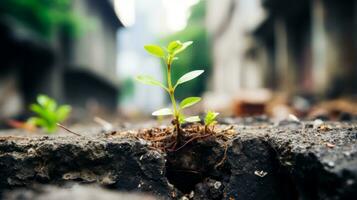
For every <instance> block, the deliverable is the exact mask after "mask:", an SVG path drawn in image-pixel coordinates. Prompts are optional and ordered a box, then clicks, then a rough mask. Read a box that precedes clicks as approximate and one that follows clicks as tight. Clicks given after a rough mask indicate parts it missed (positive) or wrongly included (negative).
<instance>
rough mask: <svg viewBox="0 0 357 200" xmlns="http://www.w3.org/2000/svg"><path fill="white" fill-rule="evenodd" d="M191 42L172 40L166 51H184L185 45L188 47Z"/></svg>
mask: <svg viewBox="0 0 357 200" xmlns="http://www.w3.org/2000/svg"><path fill="white" fill-rule="evenodd" d="M192 43H193V42H192V41H188V42H184V43H182V42H180V41H179V40H176V41H172V42H170V44H169V45H168V46H167V51H168V52H169V53H170V54H171V55H176V54H178V53H180V52H182V51H184V50H185V49H186V48H187V47H189V46H190V45H191V44H192Z"/></svg>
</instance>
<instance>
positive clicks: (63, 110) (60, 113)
mask: <svg viewBox="0 0 357 200" xmlns="http://www.w3.org/2000/svg"><path fill="white" fill-rule="evenodd" d="M71 110H72V108H71V106H68V105H63V106H60V107H59V108H58V109H57V112H56V114H57V120H58V122H62V121H64V120H65V119H66V118H67V117H68V115H69V113H70V112H71Z"/></svg>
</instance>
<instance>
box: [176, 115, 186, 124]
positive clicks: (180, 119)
mask: <svg viewBox="0 0 357 200" xmlns="http://www.w3.org/2000/svg"><path fill="white" fill-rule="evenodd" d="M185 119H186V117H185V115H184V114H182V113H179V118H178V120H179V122H180V124H183V123H184V122H185Z"/></svg>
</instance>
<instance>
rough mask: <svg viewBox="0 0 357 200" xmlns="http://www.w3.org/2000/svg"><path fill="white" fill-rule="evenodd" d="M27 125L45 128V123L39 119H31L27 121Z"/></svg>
mask: <svg viewBox="0 0 357 200" xmlns="http://www.w3.org/2000/svg"><path fill="white" fill-rule="evenodd" d="M27 123H29V124H31V125H35V126H41V127H44V126H47V121H46V120H44V119H43V118H39V117H31V118H30V119H28V120H27Z"/></svg>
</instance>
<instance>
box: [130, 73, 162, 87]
mask: <svg viewBox="0 0 357 200" xmlns="http://www.w3.org/2000/svg"><path fill="white" fill-rule="evenodd" d="M135 79H136V80H137V81H139V82H140V83H143V84H146V85H153V86H160V87H162V88H164V89H165V90H168V89H167V88H166V87H165V86H164V85H163V84H162V83H161V82H160V81H158V80H156V79H154V78H153V77H151V76H147V75H139V76H137V77H135Z"/></svg>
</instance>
